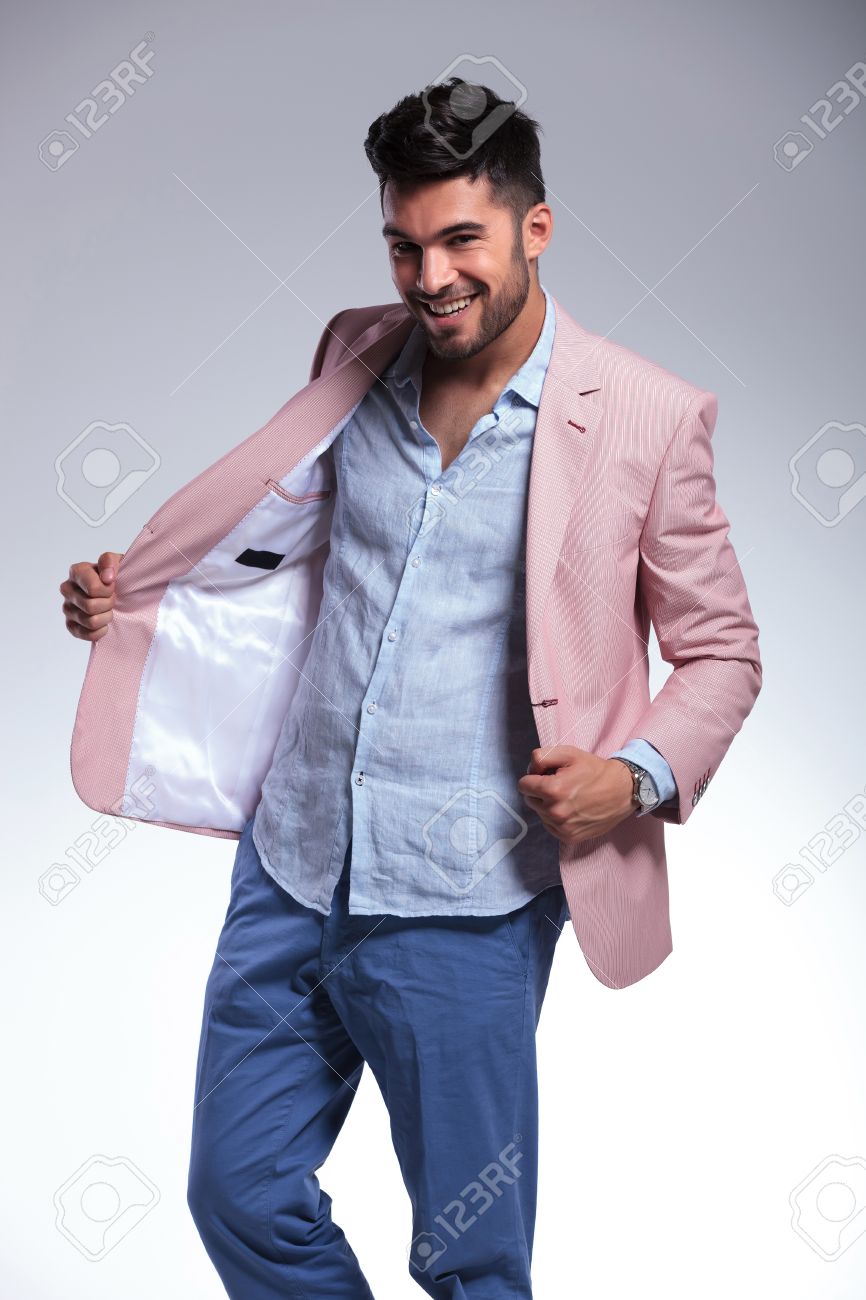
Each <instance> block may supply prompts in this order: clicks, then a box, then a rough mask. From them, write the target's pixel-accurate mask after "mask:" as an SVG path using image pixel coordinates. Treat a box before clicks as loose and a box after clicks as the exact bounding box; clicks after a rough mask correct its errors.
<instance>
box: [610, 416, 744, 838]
mask: <svg viewBox="0 0 866 1300" xmlns="http://www.w3.org/2000/svg"><path fill="white" fill-rule="evenodd" d="M717 411H718V401H717V398H716V397H715V395H714V394H712V393H708V392H702V393H699V394H698V395H697V396H696V397H695V398H694V399H693V400H692V401H691V402H690V403H689V405H688V407H687V408H686V410H685V412H684V414H683V416H682V418H681V420H680V421H679V423H678V425H677V427H676V429H675V431H674V434H673V436H672V438H671V441H670V443H669V444H668V447H667V450H666V452H665V455H664V457H663V460H662V463H661V466H660V468H659V473H658V476H657V478H656V482H655V486H654V488H653V493H652V498H651V500H650V505H649V509H648V511H647V516H646V520H645V522H644V526H643V529H642V532H641V538H640V560H639V565H638V592H639V596H640V599H641V600H642V601H643V603H644V607H645V610H646V613H647V614H648V616H649V618H650V619H651V621H652V625H653V627H654V629H655V632H656V636H657V637H658V642H659V649H660V651H661V655H662V658H663V659H664V660H665V661H666V662H667V663H669V664H671V665H672V668H673V671H672V672H671V673H670V674H669V675H668V678H667V680H666V681H665V683H664V685H663V687H662V688H661V690H660V691H659V692H658V693H657V695H656V696H655V698H654V699H653V700H652V701H651V703H650V705H649V706H648V708H647V709H646V710H645V712H644V714H643V716H642V717H640V718H639V719H637V721H636V723H635V725H634V726H633V728H632V735H635V736H641V737H642V738H643V739H644V740H646V741H647V742H648V743H649V744H651V745H653V746H655V748H656V749H657V750H658V751H659V752H660V753H661V754H663V755H664V757H665V759H666V760H667V762H668V763H669V765H670V767H671V770H672V772H673V775H674V779H675V781H676V786H677V793H676V796H675V797H674V799H673V801H672V802H670V803H668V804H666V805H665V806H663V807H662V806H660V807H658V808H656V809H653V811H652V814H651V815H652V816H654V817H660V818H661V819H662V820H663V821H669V822H674V823H678V824H683V823H684V822H686V821H687V820H688V818H689V816H690V814H691V812H692V810H693V809H694V807H695V805H696V804H697V802H698V800H699V799H700V798H701V796H702V795H703V793H704V791H705V790H706V788H707V785H708V783H709V781H710V780H711V779H712V777H713V775H714V773H715V772H716V771H717V769H718V766H719V764H720V763H721V761H722V759H723V757H724V755H725V753H726V752H727V750H728V747H729V746H730V744H731V741H732V740H733V738H734V736H735V735H736V734H737V732H738V731H739V730H740V727H741V726H742V724H743V722H744V720H745V718H746V717H747V716H748V714H749V712H750V711H751V709H752V706H753V704H754V702H755V700H756V698H757V696H758V693H759V691H760V689H761V680H762V669H761V659H760V654H759V650H758V628H757V625H756V623H755V620H754V618H753V616H752V610H751V607H750V605H749V599H748V595H747V593H746V586H745V583H744V581H743V575H742V572H741V571H740V567H739V562H738V560H737V557H736V554H735V552H734V549H733V547H732V545H731V543H730V541H729V540H728V530H729V527H730V524H729V522H728V519H727V517H726V516H725V514H724V511H723V510H722V508H721V506H720V505H719V504H718V502H717V501H716V485H715V480H714V478H713V450H712V444H711V438H712V434H713V429H714V428H715V423H716V415H717Z"/></svg>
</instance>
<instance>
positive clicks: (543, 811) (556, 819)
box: [517, 745, 637, 844]
mask: <svg viewBox="0 0 866 1300" xmlns="http://www.w3.org/2000/svg"><path fill="white" fill-rule="evenodd" d="M526 771H527V775H526V776H522V777H521V778H520V780H519V781H518V782H517V788H518V790H519V791H520V793H521V794H522V795H523V798H524V801H525V803H526V804H527V806H528V807H529V808H531V809H533V811H534V812H537V813H538V816H539V817H540V819H541V821H542V822H543V823H544V825H545V826H546V828H547V829H548V830H549V831H550V833H551V835H553V836H555V837H556V839H558V840H560V841H561V842H562V843H563V844H578V843H579V842H580V841H581V840H589V839H592V838H593V837H595V836H598V835H604V834H605V832H607V831H609V830H611V828H612V827H614V826H616V825H617V823H618V822H621V821H622V820H623V819H624V818H625V817H629V816H631V814H633V813H634V812H635V811H636V810H637V805H636V804H635V802H634V799H633V791H634V782H633V780H632V774H631V772H630V771H629V769H628V768H627V767H626V765H625V763H620V762H619V761H618V760H617V759H615V758H599V757H598V755H597V754H590V753H588V752H587V751H586V750H585V749H578V748H577V747H576V746H575V745H554V746H552V747H551V748H550V749H533V751H532V757H531V759H530V762H529V766H528V767H527V769H526Z"/></svg>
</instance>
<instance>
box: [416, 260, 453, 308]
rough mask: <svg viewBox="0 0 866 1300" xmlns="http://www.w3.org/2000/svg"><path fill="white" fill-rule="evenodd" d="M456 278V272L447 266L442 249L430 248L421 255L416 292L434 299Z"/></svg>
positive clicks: (447, 262)
mask: <svg viewBox="0 0 866 1300" xmlns="http://www.w3.org/2000/svg"><path fill="white" fill-rule="evenodd" d="M456 278H457V274H456V272H455V271H454V270H453V269H452V267H451V266H450V265H449V261H448V254H447V253H446V252H445V250H444V249H438V248H430V249H428V250H427V251H426V252H422V254H421V265H420V266H419V268H418V282H417V284H418V290H419V292H421V293H423V294H425V295H426V297H428V298H436V297H438V295H439V294H441V292H442V290H443V289H447V288H448V286H449V284H453V283H454V281H455V280H456Z"/></svg>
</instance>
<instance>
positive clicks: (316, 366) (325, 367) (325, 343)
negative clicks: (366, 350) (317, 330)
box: [310, 309, 345, 383]
mask: <svg viewBox="0 0 866 1300" xmlns="http://www.w3.org/2000/svg"><path fill="white" fill-rule="evenodd" d="M344 315H345V309H344V310H343V311H338V312H337V314H336V316H332V317H331V319H330V320H329V321H328V323H327V325H326V326H325V328H324V329H323V330H322V337H321V338H320V339H319V344H318V347H317V348H316V351H315V355H314V356H313V364H312V365H311V367H310V383H312V382H313V380H314V379H318V378H319V375H321V374H327V373H328V371H329V370H330V368H331V361H332V357H334V356H335V354H336V352H339V351H342V349H343V347H344V344H343V342H342V340H341V339H339V338H338V337H337V334H336V332H335V330H334V326H335V324H336V323H337V321H338V320H339V319H340V317H341V316H344ZM332 345H333V347H334V352H332V354H331V357H328V364H325V358H326V356H327V354H328V349H329V348H330V347H331V346H332ZM337 345H339V346H337Z"/></svg>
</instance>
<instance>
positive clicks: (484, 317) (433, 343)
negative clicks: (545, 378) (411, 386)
mask: <svg viewBox="0 0 866 1300" xmlns="http://www.w3.org/2000/svg"><path fill="white" fill-rule="evenodd" d="M527 215H529V214H527ZM383 216H384V218H385V224H384V226H383V231H382V233H383V234H384V236H385V239H386V242H387V244H388V250H389V256H390V259H391V278H392V279H393V281H394V285H395V287H396V289H397V292H398V293H399V294H400V297H401V298H402V299H403V301H404V302H405V304H406V306H407V307H408V308H409V310H410V311H411V312H412V314H413V315H414V316H415V318H416V319H417V320H419V321H420V322H421V324H422V325H423V327H424V329H425V331H426V334H427V343H428V346H429V348H430V351H431V352H432V353H433V354H434V356H437V357H440V358H441V359H442V360H451V361H455V360H459V359H462V358H465V357H473V356H475V355H476V353H478V352H480V351H481V350H482V349H483V348H485V347H487V345H488V344H489V343H491V342H492V341H493V340H494V339H496V338H498V337H499V335H500V334H501V333H502V332H503V331H504V330H506V329H507V328H508V326H509V325H510V324H511V323H512V321H513V320H514V319H515V318H516V317H517V316H518V315H519V313H520V312H521V311H522V309H523V307H524V304H525V303H526V299H527V297H528V295H529V291H530V288H531V285H532V280H531V276H530V270H529V262H528V260H527V255H526V251H525V247H524V237H523V228H522V229H521V230H519V231H517V232H515V219H514V216H513V213H512V210H511V209H510V208H505V207H500V206H498V205H497V204H495V203H493V202H492V199H491V191H490V185H489V182H488V181H487V178H486V177H485V176H481V177H479V179H478V180H477V181H475V182H473V181H471V180H470V179H469V178H468V177H466V176H457V177H454V178H452V179H449V180H433V181H423V182H419V183H418V184H417V185H414V186H413V187H412V188H409V189H405V190H401V189H397V188H396V187H395V186H394V185H393V184H392V183H391V182H390V181H389V182H388V183H387V185H386V186H385V193H384V196H383ZM525 226H526V220H524V228H525ZM467 298H468V300H469V301H468V304H467V305H462V306H461V307H460V309H459V310H454V308H455V306H456V305H457V304H463V303H464V301H465V299H467ZM428 304H431V305H432V308H433V310H431V307H430V306H428ZM444 307H447V308H448V309H449V310H448V314H445V315H439V314H434V311H435V309H437V308H444Z"/></svg>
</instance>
